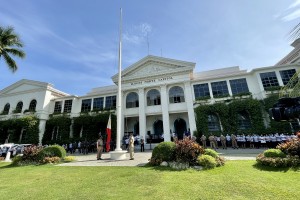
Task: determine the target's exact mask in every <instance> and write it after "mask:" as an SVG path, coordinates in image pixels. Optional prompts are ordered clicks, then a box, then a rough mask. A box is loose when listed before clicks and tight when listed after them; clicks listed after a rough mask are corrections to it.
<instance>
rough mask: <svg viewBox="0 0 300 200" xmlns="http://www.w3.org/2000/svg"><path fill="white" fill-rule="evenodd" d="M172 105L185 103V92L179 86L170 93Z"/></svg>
mask: <svg viewBox="0 0 300 200" xmlns="http://www.w3.org/2000/svg"><path fill="white" fill-rule="evenodd" d="M169 100H170V103H181V102H184V92H183V89H182V88H181V87H179V86H175V87H172V88H171V89H170V91H169Z"/></svg>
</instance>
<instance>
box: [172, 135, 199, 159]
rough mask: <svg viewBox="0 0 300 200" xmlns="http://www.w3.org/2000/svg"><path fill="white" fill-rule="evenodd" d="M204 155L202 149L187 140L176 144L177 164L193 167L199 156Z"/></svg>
mask: <svg viewBox="0 0 300 200" xmlns="http://www.w3.org/2000/svg"><path fill="white" fill-rule="evenodd" d="M203 153H204V149H203V147H201V146H200V145H199V144H198V143H197V142H195V141H194V140H191V139H189V138H185V139H183V140H179V141H177V142H176V148H175V159H176V161H177V162H182V163H189V165H195V164H196V163H197V158H198V156H199V155H200V154H203Z"/></svg>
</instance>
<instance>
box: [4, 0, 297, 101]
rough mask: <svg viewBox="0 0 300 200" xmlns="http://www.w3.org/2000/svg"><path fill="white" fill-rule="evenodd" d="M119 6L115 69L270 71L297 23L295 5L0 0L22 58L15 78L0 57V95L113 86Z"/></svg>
mask: <svg viewBox="0 0 300 200" xmlns="http://www.w3.org/2000/svg"><path fill="white" fill-rule="evenodd" d="M120 8H122V11H123V23H122V27H123V32H122V38H123V43H122V45H123V48H122V68H123V69H124V68H126V67H128V66H130V65H132V64H134V63H135V62H137V61H139V60H140V59H142V58H144V57H145V56H147V55H154V56H162V57H166V58H172V59H177V60H183V61H189V62H195V63H196V68H195V70H194V72H200V73H201V71H207V70H212V69H218V68H224V67H231V66H240V68H241V69H247V70H251V69H253V68H257V67H266V66H272V65H275V64H276V63H277V62H278V61H279V60H280V59H281V58H283V57H284V56H285V55H287V54H288V53H289V52H290V51H291V50H292V47H291V46H290V43H291V41H289V39H288V33H289V32H290V31H291V29H292V28H293V27H294V26H296V25H297V24H298V23H299V17H300V0H226V1H220V0H185V1H182V0H163V1H162V0H151V1H150V0H149V1H146V0H113V1H112V0H110V1H108V0H107V1H104V0H26V1H24V0H9V1H8V0H0V26H13V27H14V28H15V32H16V33H17V34H18V35H19V36H20V38H21V40H22V41H23V43H24V44H25V47H24V51H25V52H26V58H25V59H18V58H15V60H16V62H17V64H18V67H19V69H18V70H17V72H15V73H12V72H11V71H10V70H9V69H8V67H7V66H6V64H5V62H4V61H3V59H0V90H1V89H4V88H5V87H8V86H9V85H11V84H13V83H15V82H17V81H19V80H21V79H29V80H35V81H42V82H48V83H52V84H53V85H54V87H55V88H56V89H58V90H61V91H63V92H66V93H68V94H73V95H78V96H82V95H85V94H86V93H88V92H89V91H90V90H91V89H92V88H96V87H101V86H107V85H113V82H112V80H111V77H112V76H113V75H115V74H116V73H117V72H118V44H119V25H120Z"/></svg>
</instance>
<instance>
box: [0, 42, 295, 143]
mask: <svg viewBox="0 0 300 200" xmlns="http://www.w3.org/2000/svg"><path fill="white" fill-rule="evenodd" d="M292 46H293V47H294V49H293V50H292V51H291V52H290V53H289V54H288V55H287V56H286V57H284V58H283V59H282V60H281V61H279V62H278V63H277V64H275V65H274V66H268V67H262V68H256V69H253V70H251V71H247V70H241V69H240V68H239V67H228V68H223V69H217V70H211V71H204V72H199V73H195V72H194V68H195V65H196V63H192V62H186V61H180V60H174V59H169V58H163V57H157V56H147V57H145V58H143V59H141V60H140V61H138V62H136V63H134V64H133V65H131V66H129V67H127V68H126V69H124V70H123V71H122V95H123V101H122V118H123V120H122V132H121V136H122V134H126V133H130V132H133V133H134V134H139V135H140V136H142V137H143V138H146V136H147V134H149V133H150V134H152V135H154V136H161V134H163V133H164V132H165V133H170V132H176V133H177V134H179V135H180V134H181V135H182V133H183V131H187V130H190V132H191V133H193V131H195V130H196V123H195V114H194V108H195V107H196V106H197V103H199V101H200V102H201V100H202V102H203V101H204V99H206V100H205V102H207V103H214V102H218V101H224V100H225V99H228V98H231V97H232V96H235V95H237V94H244V95H246V96H247V95H249V94H252V96H253V98H256V99H263V98H266V96H267V94H268V91H267V90H265V89H266V88H268V87H274V86H283V85H285V84H286V83H287V82H288V81H289V79H290V78H291V77H292V76H293V74H294V73H295V72H296V71H298V70H299V67H300V65H299V58H300V56H299V52H300V40H296V41H295V42H294V43H293V44H292ZM112 80H113V82H114V83H115V84H116V85H112V86H106V87H99V88H94V89H92V90H91V91H90V92H88V93H87V94H86V95H84V96H74V95H69V94H67V93H65V92H62V91H59V90H57V89H55V88H54V86H53V85H52V84H50V83H45V82H39V81H33V80H26V79H23V80H20V81H18V82H16V83H14V84H12V85H10V86H8V87H6V88H4V89H2V90H1V91H0V112H2V113H1V115H0V120H6V119H9V118H14V117H15V118H16V117H22V116H23V115H26V111H28V110H35V111H36V113H35V115H36V116H37V117H38V118H39V120H40V124H39V130H40V132H39V138H40V141H41V139H42V136H43V134H44V131H45V125H46V121H47V119H49V115H51V114H53V113H69V115H70V117H71V118H72V117H77V116H80V113H81V112H89V111H92V110H103V109H114V108H115V107H116V95H117V84H118V75H117V74H116V75H114V76H113V77H112ZM16 111H18V112H16ZM24 111H25V112H24ZM70 135H71V136H72V133H70ZM163 136H164V140H165V141H170V140H171V138H170V137H171V136H170V134H164V135H163Z"/></svg>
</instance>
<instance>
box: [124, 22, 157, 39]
mask: <svg viewBox="0 0 300 200" xmlns="http://www.w3.org/2000/svg"><path fill="white" fill-rule="evenodd" d="M151 31H152V26H151V25H150V24H148V23H145V22H144V23H141V24H139V25H135V26H132V27H131V28H129V29H128V30H127V31H126V32H125V33H124V34H123V39H124V42H128V43H132V44H135V45H140V44H142V43H144V42H145V41H146V38H147V35H149V33H151Z"/></svg>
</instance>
